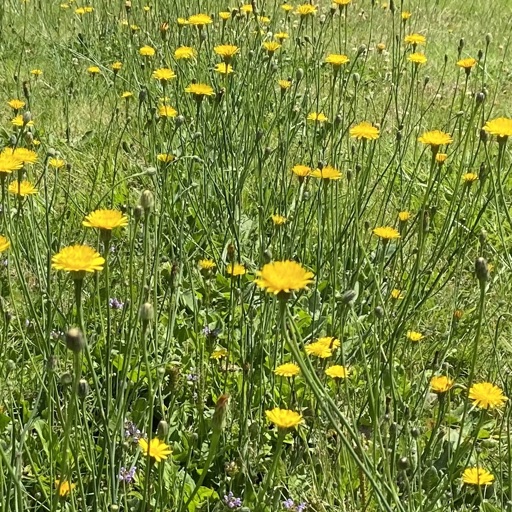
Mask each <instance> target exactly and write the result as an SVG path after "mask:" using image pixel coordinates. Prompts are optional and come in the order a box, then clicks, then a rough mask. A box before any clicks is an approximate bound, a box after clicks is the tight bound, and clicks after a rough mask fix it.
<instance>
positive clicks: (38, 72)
mask: <svg viewBox="0 0 512 512" xmlns="http://www.w3.org/2000/svg"><path fill="white" fill-rule="evenodd" d="M30 74H31V75H32V76H35V77H36V78H37V77H39V76H41V75H42V74H43V71H42V70H41V69H32V70H31V71H30Z"/></svg>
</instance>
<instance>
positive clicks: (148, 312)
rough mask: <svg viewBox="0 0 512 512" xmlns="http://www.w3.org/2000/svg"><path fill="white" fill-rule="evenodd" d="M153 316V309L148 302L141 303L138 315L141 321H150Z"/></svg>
mask: <svg viewBox="0 0 512 512" xmlns="http://www.w3.org/2000/svg"><path fill="white" fill-rule="evenodd" d="M154 316H155V310H154V308H153V306H152V305H151V304H150V303H149V302H145V303H144V304H142V306H141V307H140V310H139V317H140V319H141V321H142V322H151V321H152V320H153V318H154Z"/></svg>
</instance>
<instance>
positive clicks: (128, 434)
mask: <svg viewBox="0 0 512 512" xmlns="http://www.w3.org/2000/svg"><path fill="white" fill-rule="evenodd" d="M124 437H125V439H130V438H131V440H132V442H133V443H138V442H139V439H140V438H141V437H142V432H141V431H140V430H139V429H138V428H137V425H135V423H133V421H125V423H124Z"/></svg>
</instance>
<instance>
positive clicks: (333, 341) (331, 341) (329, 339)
mask: <svg viewBox="0 0 512 512" xmlns="http://www.w3.org/2000/svg"><path fill="white" fill-rule="evenodd" d="M316 343H319V344H320V345H324V346H326V347H327V348H330V349H331V350H332V349H333V348H339V346H340V340H339V339H338V338H334V337H333V336H324V337H323V338H318V340H316Z"/></svg>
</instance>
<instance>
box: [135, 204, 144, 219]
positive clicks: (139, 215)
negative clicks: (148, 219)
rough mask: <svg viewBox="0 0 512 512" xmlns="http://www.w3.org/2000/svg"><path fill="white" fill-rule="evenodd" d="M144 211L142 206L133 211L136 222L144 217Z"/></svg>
mask: <svg viewBox="0 0 512 512" xmlns="http://www.w3.org/2000/svg"><path fill="white" fill-rule="evenodd" d="M143 211H144V210H143V209H142V206H140V205H137V206H136V207H135V208H134V209H133V216H134V217H135V220H139V219H140V218H141V217H142V213H143Z"/></svg>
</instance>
